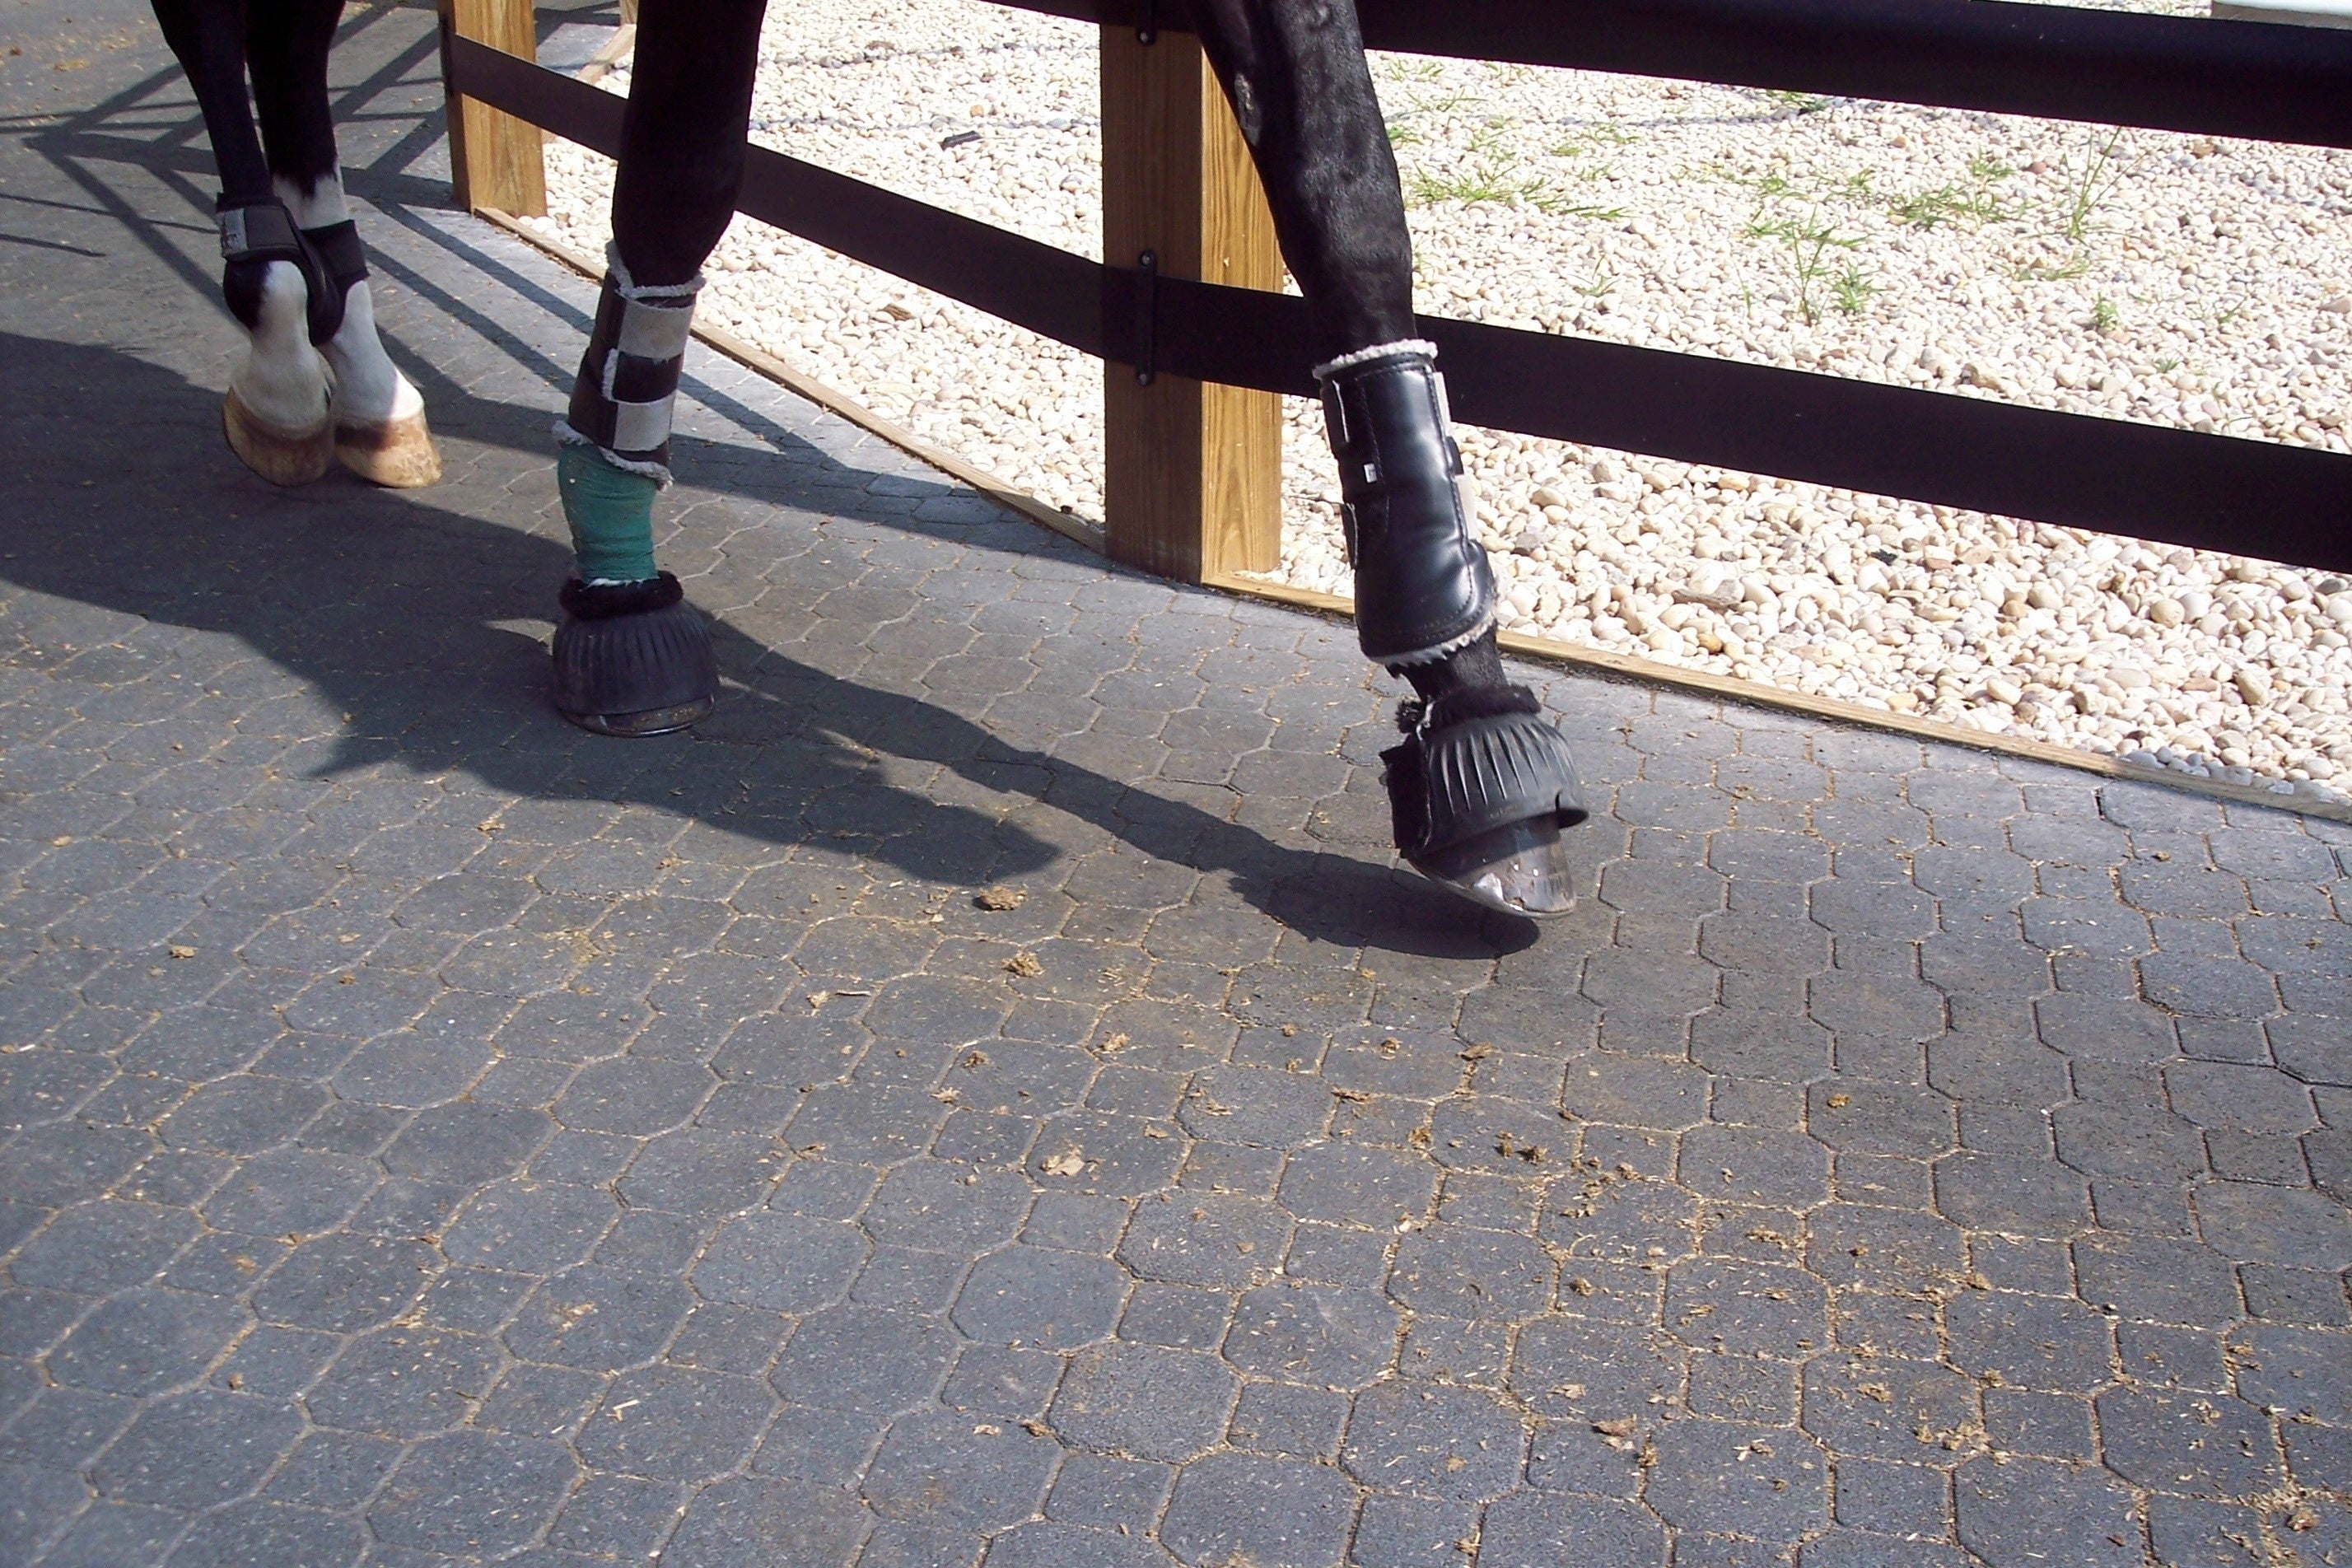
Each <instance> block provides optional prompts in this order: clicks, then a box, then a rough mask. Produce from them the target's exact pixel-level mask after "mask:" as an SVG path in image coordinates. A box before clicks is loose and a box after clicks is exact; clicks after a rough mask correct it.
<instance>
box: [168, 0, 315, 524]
mask: <svg viewBox="0 0 2352 1568" xmlns="http://www.w3.org/2000/svg"><path fill="white" fill-rule="evenodd" d="M154 5H155V19H156V21H157V22H159V23H160V24H161V25H162V26H163V37H164V40H165V41H166V42H167V43H169V44H170V45H171V47H172V52H173V54H174V55H176V56H178V57H179V61H180V68H181V69H183V70H184V71H185V72H186V73H187V77H188V85H189V86H190V87H192V88H194V89H195V94H196V103H197V106H198V107H199V108H200V109H202V110H203V111H204V117H205V135H206V136H207V137H209V138H210V140H211V142H212V144H213V163H214V164H215V166H216V167H217V168H218V170H219V172H220V180H221V193H220V198H219V200H218V202H217V203H216V204H215V205H216V207H217V211H218V216H219V219H220V234H221V257H222V267H221V294H222V296H223V298H224V299H225V300H226V301H227V304H228V309H229V313H230V314H231V315H233V316H235V317H236V320H237V324H238V325H240V326H242V327H243V328H244V329H245V333H246V348H247V353H246V357H245V362H244V363H242V364H240V365H239V366H238V367H237V368H236V370H235V371H234V372H232V373H231V374H230V376H229V381H228V395H227V397H226V398H225V399H224V400H223V402H222V405H221V426H222V429H223V431H224V432H225V433H226V436H227V437H228V444H229V449H230V450H231V451H233V452H235V453H236V455H237V457H238V458H241V459H243V461H244V462H245V465H246V466H247V468H251V469H252V470H253V471H254V472H255V473H257V474H259V475H260V476H261V477H262V478H263V479H268V480H269V481H270V482H271V483H273V484H280V485H299V484H304V483H307V482H309V481H310V480H311V479H317V478H318V477H319V476H320V475H321V474H323V473H325V472H326V471H327V465H328V464H329V463H331V462H332V461H333V460H334V437H333V434H332V432H331V429H330V427H329V424H328V419H327V376H326V370H325V367H324V366H323V365H321V364H320V360H319V355H318V352H317V350H315V349H314V348H312V347H311V342H310V330H309V329H310V303H311V301H312V300H313V299H315V298H316V297H317V286H318V285H319V284H320V282H321V281H322V280H323V278H324V272H323V269H322V268H321V267H320V264H319V259H318V255H317V253H316V252H315V251H314V250H313V249H311V247H310V246H309V245H308V244H306V243H305V242H304V241H303V239H302V237H301V234H300V232H299V230H298V229H297V228H296V227H295V226H294V220H293V218H292V216H290V215H289V214H288V212H287V211H286V208H285V205H284V204H283V203H281V202H279V201H278V197H277V195H275V194H274V193H273V192H272V191H271V189H270V184H269V168H268V163H266V162H264V160H263V158H262V154H261V139H260V137H259V136H258V135H257V134H256V132H255V131H254V128H253V113H252V110H251V109H250V107H249V106H248V104H247V98H246V91H245V36H246V27H245V6H244V5H243V3H242V0H154Z"/></svg>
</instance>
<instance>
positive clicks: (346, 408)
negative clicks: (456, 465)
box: [272, 172, 425, 425]
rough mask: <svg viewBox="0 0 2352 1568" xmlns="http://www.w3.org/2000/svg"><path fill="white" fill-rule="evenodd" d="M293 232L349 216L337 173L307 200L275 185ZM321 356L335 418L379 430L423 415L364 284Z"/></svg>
mask: <svg viewBox="0 0 2352 1568" xmlns="http://www.w3.org/2000/svg"><path fill="white" fill-rule="evenodd" d="M272 184H275V185H276V186H277V188H278V197H279V199H280V200H282V201H283V202H285V204H286V210H287V211H288V212H290V213H292V214H293V215H294V226H295V227H297V228H324V227H326V226H328V225H329V224H331V223H341V222H343V221H344V220H345V219H346V218H349V217H350V216H352V213H351V205H350V204H349V203H348V202H346V201H345V200H344V199H343V177H342V175H341V173H340V172H338V173H335V174H329V175H327V176H326V177H325V178H324V179H322V180H320V182H319V184H318V188H317V189H316V190H313V191H311V192H310V193H309V194H307V195H305V194H304V193H303V192H302V190H301V189H300V188H299V186H297V185H296V184H294V182H292V181H291V180H289V179H287V178H285V177H284V176H283V175H279V176H278V177H277V178H276V179H275V180H274V181H273V182H272ZM324 353H325V354H326V356H327V366H328V368H329V369H330V370H331V371H332V372H333V374H334V377H335V417H336V418H337V419H339V420H341V421H342V422H344V423H345V424H351V425H382V424H385V423H387V422H388V421H391V420H394V419H404V418H407V417H408V416H411V415H414V414H416V413H419V412H421V411H422V410H423V409H424V407H425V399H424V397H423V396H422V395H419V394H418V392H417V390H416V388H415V387H414V386H412V385H411V384H409V381H408V378H407V377H406V376H404V375H403V374H400V367H399V366H397V365H395V364H394V363H392V356H391V355H390V354H387V353H384V350H383V339H382V338H381V337H380V336H379V335H378V334H377V332H376V327H375V301H374V299H373V296H372V295H371V294H370V293H369V290H368V285H367V282H366V280H365V279H362V280H361V281H359V282H357V283H354V284H352V287H351V290H350V292H349V293H347V294H346V295H345V296H344V298H343V324H342V326H341V328H339V329H338V330H337V331H336V332H335V335H334V336H333V337H332V338H331V339H330V340H328V342H327V343H326V344H325V348H324Z"/></svg>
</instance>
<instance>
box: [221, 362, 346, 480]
mask: <svg viewBox="0 0 2352 1568" xmlns="http://www.w3.org/2000/svg"><path fill="white" fill-rule="evenodd" d="M221 433H222V434H223V435H225V436H226V437H228V449H229V450H230V451H232V452H235V453H236V456H237V460H238V461H239V462H241V463H243V464H244V465H245V466H246V467H247V468H251V469H252V470H253V471H254V472H255V473H257V474H259V475H260V476H261V477H262V478H263V479H268V481H269V482H270V483H271V484H273V485H307V484H309V483H310V481H311V480H312V479H317V478H318V477H319V476H320V475H321V474H323V473H325V472H326V471H327V468H328V466H329V465H330V464H331V463H332V462H333V461H334V460H335V433H334V431H333V429H332V428H331V427H330V426H329V425H328V423H327V421H326V420H324V419H320V421H319V423H318V424H317V425H316V426H312V427H311V428H310V429H308V430H289V429H286V428H285V427H284V426H278V425H273V424H271V423H270V422H269V421H268V420H267V419H264V418H263V417H262V416H260V415H258V414H256V413H255V412H254V411H253V410H252V409H251V408H248V407H247V406H246V402H245V399H243V398H242V397H239V396H238V395H236V388H235V387H233V386H232V387H230V388H229V390H228V395H227V396H226V397H225V398H223V399H221Z"/></svg>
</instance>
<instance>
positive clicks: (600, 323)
mask: <svg viewBox="0 0 2352 1568" xmlns="http://www.w3.org/2000/svg"><path fill="white" fill-rule="evenodd" d="M604 264H605V268H606V271H605V273H604V292H603V294H602V295H601V296H599V298H598V299H597V301H596V325H595V328H594V330H593V331H592V332H591V333H590V334H589V338H588V353H587V354H586V356H585V357H584V358H583V359H582V360H581V362H580V374H579V376H578V377H577V378H576V379H575V380H574V381H573V382H572V408H571V412H570V415H569V416H568V417H567V418H565V419H563V420H562V421H560V422H559V423H558V424H557V425H556V427H555V433H556V436H557V437H559V438H560V439H562V441H563V442H565V443H566V444H567V445H571V446H579V447H595V448H596V450H597V451H598V452H599V453H600V454H601V455H602V456H603V457H604V460H605V461H606V462H608V463H610V464H612V465H613V466H614V468H620V469H623V470H625V471H626V472H629V473H635V474H643V475H644V476H645V477H646V478H647V479H651V480H653V481H654V483H655V484H656V485H659V486H664V487H667V485H668V484H669V479H670V474H669V431H670V416H671V411H672V408H673V406H674V405H675V404H676V403H677V381H678V374H679V373H680V371H682V370H683V369H684V367H685V364H686V340H687V336H688V330H689V329H690V328H691V327H692V326H693V324H694V297H695V296H696V295H697V294H698V293H700V292H701V290H702V275H701V274H700V273H697V274H695V276H694V277H693V278H691V279H688V280H687V281H686V282H684V283H677V284H669V285H644V284H639V283H637V282H635V281H634V280H633V279H631V278H630V277H629V269H628V268H626V267H625V266H623V265H622V264H621V252H620V247H618V246H608V247H605V251H604Z"/></svg>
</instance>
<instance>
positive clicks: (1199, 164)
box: [1102, 26, 1282, 583]
mask: <svg viewBox="0 0 2352 1568" xmlns="http://www.w3.org/2000/svg"><path fill="white" fill-rule="evenodd" d="M1102 118H1103V259H1104V261H1105V262H1107V263H1108V264H1109V265H1111V266H1113V267H1133V266H1136V265H1137V264H1138V260H1139V258H1140V257H1141V256H1142V255H1143V254H1144V253H1145V252H1146V251H1149V252H1150V253H1151V254H1152V256H1153V258H1154V259H1155V262H1156V264H1157V267H1158V269H1159V271H1160V274H1161V275H1162V276H1164V277H1170V278H1195V279H1203V280H1205V281H1208V282H1212V283H1227V284H1233V285H1235V286H1238V287H1243V288H1250V289H1279V288H1280V287H1281V286H1282V263H1281V255H1280V252H1279V250H1278V248H1277V247H1276V244H1275V238H1274V216H1273V215H1272V213H1270V212H1269V211H1268V210H1267V208H1266V204H1265V191H1264V189H1263V188H1262V187H1261V186H1260V185H1259V184H1258V180H1257V171H1256V169H1255V167H1254V166H1253V165H1252V163H1251V162H1250V154H1249V146H1248V144H1247V143H1246V142H1244V141H1243V140H1242V135H1241V130H1240V128H1239V127H1238V126H1236V125H1235V124H1234V116H1233V110H1232V109H1231V108H1230V107H1229V106H1228V105H1227V103H1226V101H1225V95H1224V90H1223V88H1222V87H1220V86H1219V85H1218V82H1217V79H1216V74H1215V73H1214V72H1213V71H1212V70H1211V69H1210V68H1209V66H1208V62H1207V60H1206V59H1205V58H1202V53H1201V46H1200V42H1199V40H1198V39H1196V38H1195V37H1192V35H1191V34H1189V33H1169V32H1163V33H1160V35H1159V36H1158V37H1157V38H1156V39H1154V40H1153V41H1152V42H1150V43H1148V44H1147V43H1145V42H1143V41H1141V40H1140V39H1139V37H1138V36H1137V34H1136V31H1135V29H1134V28H1132V27H1122V26H1105V27H1104V28H1103V30H1102ZM1103 521H1104V531H1105V537H1106V541H1107V543H1108V547H1109V551H1110V553H1111V555H1112V557H1113V558H1114V559H1117V560H1119V561H1124V562H1127V563H1129V564H1131V565H1136V566H1140V567H1142V568H1144V569H1145V570H1146V571H1150V572H1155V573H1158V574H1160V575H1161V576H1167V577H1175V578H1180V579H1181V580H1183V581H1185V582H1190V583H1198V582H1202V581H1214V580H1216V579H1217V578H1219V577H1222V576H1223V575H1224V574H1228V573H1231V572H1235V571H1251V572H1269V571H1272V570H1273V569H1274V568H1275V567H1276V565H1278V564H1280V563H1281V557H1282V402H1281V399H1280V398H1278V397H1276V395H1274V394H1272V393H1269V392H1252V391H1248V390H1246V389H1244V388H1241V387H1234V386H1214V385H1204V384H1202V383H1200V382H1197V381H1187V380H1185V379H1183V378H1182V377H1181V376H1172V375H1158V376H1155V377H1154V378H1153V379H1152V381H1151V383H1150V385H1143V384H1139V383H1138V381H1137V379H1136V373H1135V368H1134V367H1133V366H1132V365H1123V364H1117V363H1107V364H1105V365H1104V366H1103Z"/></svg>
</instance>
